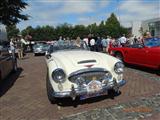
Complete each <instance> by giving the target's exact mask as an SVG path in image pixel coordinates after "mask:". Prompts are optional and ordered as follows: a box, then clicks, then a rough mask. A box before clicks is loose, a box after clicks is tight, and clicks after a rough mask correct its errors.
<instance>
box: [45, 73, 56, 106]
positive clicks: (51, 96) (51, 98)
mask: <svg viewBox="0 0 160 120" xmlns="http://www.w3.org/2000/svg"><path fill="white" fill-rule="evenodd" d="M47 76H48V75H47ZM46 89H47V96H48V99H49V101H50V103H51V104H55V103H56V98H55V97H54V96H53V95H52V94H53V92H54V90H53V88H52V86H51V84H50V82H49V79H48V77H47V80H46Z"/></svg>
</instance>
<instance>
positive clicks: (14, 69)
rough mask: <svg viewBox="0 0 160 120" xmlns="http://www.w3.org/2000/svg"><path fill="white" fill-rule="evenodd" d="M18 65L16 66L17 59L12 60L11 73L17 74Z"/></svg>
mask: <svg viewBox="0 0 160 120" xmlns="http://www.w3.org/2000/svg"><path fill="white" fill-rule="evenodd" d="M17 69H18V65H17V59H16V58H15V60H13V72H17Z"/></svg>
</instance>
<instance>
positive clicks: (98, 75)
mask: <svg viewBox="0 0 160 120" xmlns="http://www.w3.org/2000/svg"><path fill="white" fill-rule="evenodd" d="M105 75H106V73H105V72H88V73H82V74H78V75H76V76H72V77H70V78H69V80H70V81H71V82H73V83H76V82H77V81H76V80H77V79H78V78H80V77H81V78H83V79H84V80H85V83H86V84H88V83H89V82H90V81H91V80H99V81H101V80H103V78H104V77H105Z"/></svg>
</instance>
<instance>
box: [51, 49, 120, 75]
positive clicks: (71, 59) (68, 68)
mask: <svg viewBox="0 0 160 120" xmlns="http://www.w3.org/2000/svg"><path fill="white" fill-rule="evenodd" d="M51 56H52V57H51V59H52V60H53V61H52V62H51V63H49V64H48V65H49V67H52V66H54V67H53V68H52V69H55V65H53V64H56V68H62V69H64V71H65V72H66V73H67V74H70V73H72V72H74V71H77V70H80V69H85V68H91V67H92V68H93V67H97V68H105V69H106V68H107V70H110V69H111V68H112V67H111V66H113V65H114V63H115V62H117V61H118V60H117V59H116V58H113V57H112V56H110V55H107V54H104V53H98V52H91V51H85V50H84V51H83V50H81V51H80V50H79V51H59V52H55V53H52V54H51Z"/></svg>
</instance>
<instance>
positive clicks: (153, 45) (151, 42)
mask: <svg viewBox="0 0 160 120" xmlns="http://www.w3.org/2000/svg"><path fill="white" fill-rule="evenodd" d="M108 51H109V54H111V55H113V56H115V57H117V58H119V59H121V60H122V61H124V62H126V63H130V64H135V65H140V66H145V67H149V68H153V69H160V38H150V39H145V40H144V43H143V44H140V43H139V44H138V43H137V44H133V45H128V46H126V47H112V45H110V48H109V50H108Z"/></svg>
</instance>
